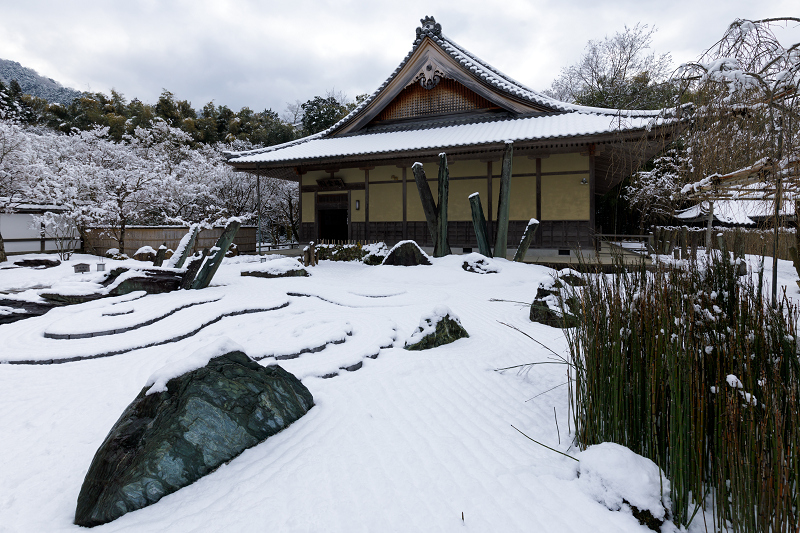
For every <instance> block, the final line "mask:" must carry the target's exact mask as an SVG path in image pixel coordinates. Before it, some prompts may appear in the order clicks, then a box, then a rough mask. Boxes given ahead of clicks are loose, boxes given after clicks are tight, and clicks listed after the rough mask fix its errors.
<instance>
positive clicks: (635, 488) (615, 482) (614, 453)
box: [577, 442, 671, 520]
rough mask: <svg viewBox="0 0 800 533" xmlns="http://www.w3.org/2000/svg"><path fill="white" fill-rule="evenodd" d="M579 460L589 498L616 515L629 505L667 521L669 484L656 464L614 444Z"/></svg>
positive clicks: (592, 449)
mask: <svg viewBox="0 0 800 533" xmlns="http://www.w3.org/2000/svg"><path fill="white" fill-rule="evenodd" d="M577 459H578V460H579V461H580V467H579V468H580V479H579V483H580V484H581V486H582V489H583V490H584V492H585V493H586V494H588V495H589V496H590V497H592V498H594V499H595V500H597V501H598V502H600V503H602V504H603V505H605V506H606V507H608V508H609V509H611V510H613V511H616V510H619V509H621V508H622V506H623V503H628V504H630V505H632V506H634V507H636V508H637V509H639V510H640V511H650V513H651V514H652V515H653V517H654V518H656V519H658V520H664V519H665V514H666V511H665V507H667V508H668V507H670V506H671V504H670V496H669V490H670V489H669V480H668V479H667V478H666V476H665V475H664V473H663V472H662V471H661V469H660V468H659V467H658V465H656V464H655V463H654V462H653V461H651V460H650V459H647V458H645V457H642V456H641V455H638V454H636V453H634V452H632V451H631V450H629V449H628V448H626V447H624V446H621V445H619V444H615V443H613V442H604V443H602V444H596V445H594V446H589V447H588V448H587V449H586V450H585V451H583V452H581V453H579V454H578V455H577Z"/></svg>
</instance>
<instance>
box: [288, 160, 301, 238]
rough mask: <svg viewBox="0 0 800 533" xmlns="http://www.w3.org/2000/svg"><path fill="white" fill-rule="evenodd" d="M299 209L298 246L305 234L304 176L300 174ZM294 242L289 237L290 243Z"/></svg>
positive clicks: (298, 189)
mask: <svg viewBox="0 0 800 533" xmlns="http://www.w3.org/2000/svg"><path fill="white" fill-rule="evenodd" d="M297 209H299V210H300V217H299V219H300V220H298V221H297V244H298V245H299V244H300V242H301V241H302V240H303V237H304V236H305V234H304V233H303V175H302V174H300V178H299V179H298V181H297ZM291 241H292V236H291V235H290V236H289V242H291ZM289 247H290V248H294V246H291V245H290V246H289Z"/></svg>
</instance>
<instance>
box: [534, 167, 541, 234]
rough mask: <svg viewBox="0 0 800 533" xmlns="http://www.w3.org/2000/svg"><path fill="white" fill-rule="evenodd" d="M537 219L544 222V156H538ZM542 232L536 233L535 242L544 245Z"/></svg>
mask: <svg viewBox="0 0 800 533" xmlns="http://www.w3.org/2000/svg"><path fill="white" fill-rule="evenodd" d="M536 219H537V220H538V221H539V224H541V223H542V158H541V157H537V158H536ZM541 235H542V232H541V231H540V232H538V233H537V234H536V235H534V238H535V242H537V243H538V244H539V246H541V245H542V237H541Z"/></svg>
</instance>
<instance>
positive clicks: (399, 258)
mask: <svg viewBox="0 0 800 533" xmlns="http://www.w3.org/2000/svg"><path fill="white" fill-rule="evenodd" d="M381 264H383V265H394V266H418V265H430V264H431V260H430V257H428V254H426V253H425V252H423V251H422V249H421V248H420V247H419V246H418V245H417V243H416V242H414V241H400V242H398V243H397V244H395V245H394V247H393V248H392V249H391V250H390V251H389V255H387V256H386V259H384V260H383V263H381Z"/></svg>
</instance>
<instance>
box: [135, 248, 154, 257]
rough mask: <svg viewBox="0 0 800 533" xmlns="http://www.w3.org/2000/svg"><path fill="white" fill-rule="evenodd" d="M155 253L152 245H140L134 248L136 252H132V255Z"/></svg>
mask: <svg viewBox="0 0 800 533" xmlns="http://www.w3.org/2000/svg"><path fill="white" fill-rule="evenodd" d="M155 253H156V251H155V250H154V249H153V247H152V246H142V247H141V248H139V249H138V250H136V253H135V254H133V255H139V254H155Z"/></svg>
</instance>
